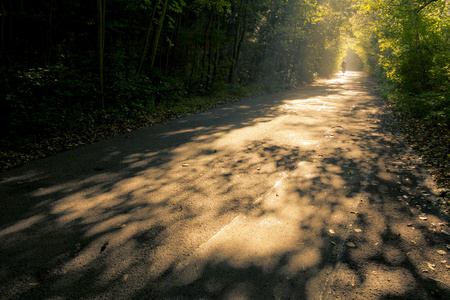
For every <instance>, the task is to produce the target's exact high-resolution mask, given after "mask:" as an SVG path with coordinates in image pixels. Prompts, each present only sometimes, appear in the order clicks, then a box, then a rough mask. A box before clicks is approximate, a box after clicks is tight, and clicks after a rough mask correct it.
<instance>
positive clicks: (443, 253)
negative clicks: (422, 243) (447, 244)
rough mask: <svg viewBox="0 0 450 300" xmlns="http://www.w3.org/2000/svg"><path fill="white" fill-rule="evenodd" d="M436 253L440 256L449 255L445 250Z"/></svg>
mask: <svg viewBox="0 0 450 300" xmlns="http://www.w3.org/2000/svg"><path fill="white" fill-rule="evenodd" d="M436 252H437V253H439V254H440V255H445V254H447V252H445V251H444V250H436Z"/></svg>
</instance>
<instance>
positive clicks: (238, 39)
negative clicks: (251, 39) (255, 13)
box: [228, 0, 248, 82]
mask: <svg viewBox="0 0 450 300" xmlns="http://www.w3.org/2000/svg"><path fill="white" fill-rule="evenodd" d="M247 3H248V0H241V2H240V5H239V6H240V8H239V12H238V13H239V15H238V20H237V24H236V34H235V36H234V45H233V56H232V59H231V67H230V73H229V75H228V81H229V82H233V79H234V74H235V72H236V64H237V61H238V58H239V51H240V49H241V44H242V41H243V40H244V36H245V33H246V30H247V28H246V27H247V26H246V25H244V18H245V14H246V10H247Z"/></svg>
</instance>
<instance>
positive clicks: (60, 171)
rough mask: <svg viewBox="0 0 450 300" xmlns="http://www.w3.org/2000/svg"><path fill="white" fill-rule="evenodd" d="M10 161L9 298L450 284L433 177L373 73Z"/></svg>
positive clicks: (431, 291)
mask: <svg viewBox="0 0 450 300" xmlns="http://www.w3.org/2000/svg"><path fill="white" fill-rule="evenodd" d="M0 176H1V182H0V216H1V223H0V298H1V299H27V298H29V299H386V298H389V299H392V298H396V299H435V298H436V299H439V298H441V299H445V298H447V299H450V269H449V268H450V255H449V253H450V249H449V248H450V241H449V234H450V227H448V226H447V223H446V222H447V220H446V219H445V218H444V217H443V216H442V215H440V213H439V211H438V210H436V209H434V206H433V205H432V203H433V202H435V201H437V197H436V195H437V190H436V189H435V188H434V185H433V183H432V181H431V180H430V178H429V175H428V174H427V172H426V171H424V168H423V167H422V165H421V162H420V159H419V158H418V157H417V156H415V155H414V153H413V152H412V151H411V150H410V149H409V148H408V147H407V146H406V145H405V144H404V142H403V141H402V138H401V135H399V134H398V131H397V129H396V125H395V122H393V120H392V118H391V116H390V114H389V112H388V110H387V109H386V107H385V103H384V102H383V101H382V100H380V99H379V98H378V97H377V96H376V95H375V85H374V83H373V82H372V81H371V80H369V78H368V77H367V76H366V75H365V74H363V73H357V72H348V73H347V74H346V75H345V76H342V75H336V76H335V77H333V78H331V79H329V80H322V81H319V82H317V83H315V84H314V85H312V86H306V87H302V88H299V89H296V90H292V91H288V92H284V93H279V94H275V95H268V96H263V97H256V98H252V99H248V100H245V101H242V102H239V103H238V104H233V105H229V106H226V107H223V108H220V109H215V110H211V111H208V112H206V113H202V114H198V115H194V116H190V117H186V118H183V119H179V120H176V121H173V122H170V123H168V124H165V125H161V126H155V127H151V128H146V129H142V130H138V131H135V132H132V133H130V134H127V135H125V136H120V137H117V138H114V139H110V140H106V141H103V142H100V143H96V144H93V145H88V146H85V147H81V148H77V149H75V150H72V151H68V152H65V153H61V154H58V155H55V156H53V157H50V158H47V159H42V160H39V161H35V162H32V163H29V164H28V165H26V166H24V167H22V168H19V169H15V170H12V171H9V172H4V173H2V174H0Z"/></svg>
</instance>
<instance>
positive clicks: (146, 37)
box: [136, 1, 158, 75]
mask: <svg viewBox="0 0 450 300" xmlns="http://www.w3.org/2000/svg"><path fill="white" fill-rule="evenodd" d="M157 5H158V1H155V5H154V6H153V12H152V17H151V18H150V22H149V24H148V26H147V33H146V35H145V42H144V47H143V48H142V53H141V59H140V60H139V66H138V68H137V70H136V75H139V74H140V73H141V69H142V66H143V64H144V60H145V56H146V54H147V49H148V42H149V39H150V33H151V31H152V27H153V26H152V25H153V20H154V19H155V13H156V7H157ZM147 9H148V7H147Z"/></svg>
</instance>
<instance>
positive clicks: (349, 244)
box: [346, 242, 356, 248]
mask: <svg viewBox="0 0 450 300" xmlns="http://www.w3.org/2000/svg"><path fill="white" fill-rule="evenodd" d="M346 245H347V246H349V247H350V248H355V247H356V245H355V244H354V243H352V242H348V243H346Z"/></svg>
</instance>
